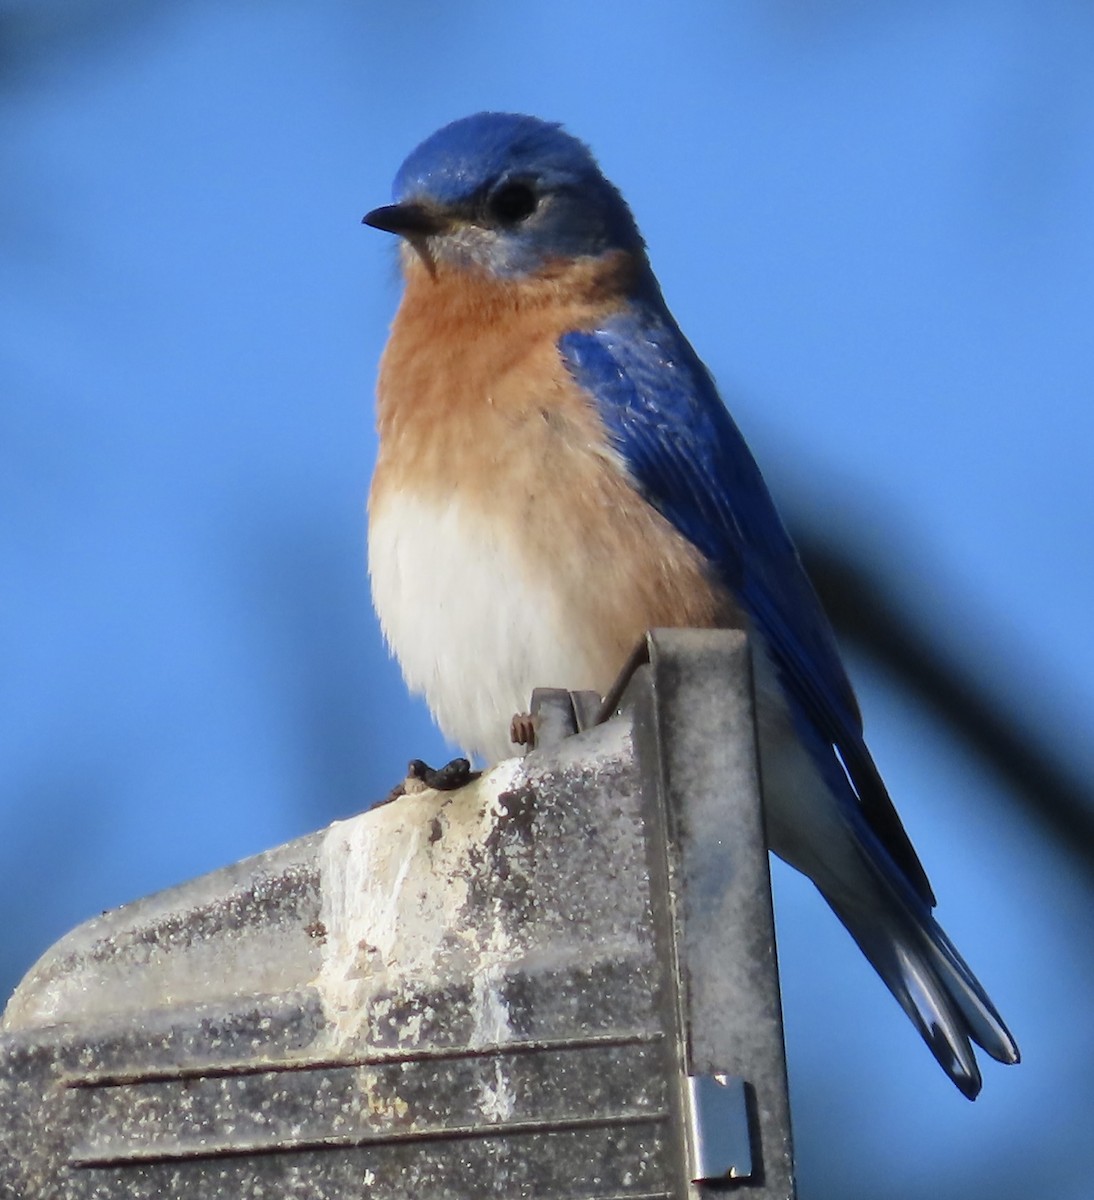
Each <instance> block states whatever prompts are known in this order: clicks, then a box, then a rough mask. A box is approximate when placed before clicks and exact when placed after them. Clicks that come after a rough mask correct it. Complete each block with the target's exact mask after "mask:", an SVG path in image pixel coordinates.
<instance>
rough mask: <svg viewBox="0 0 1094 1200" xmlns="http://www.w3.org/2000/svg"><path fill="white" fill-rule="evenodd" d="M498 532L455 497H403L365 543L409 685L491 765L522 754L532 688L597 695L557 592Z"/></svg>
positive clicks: (379, 604) (385, 508)
mask: <svg viewBox="0 0 1094 1200" xmlns="http://www.w3.org/2000/svg"><path fill="white" fill-rule="evenodd" d="M499 503H504V499H503V498H502V499H499ZM498 524H499V523H498V522H491V521H486V520H484V519H483V518H482V516H481V515H480V514H479V513H478V512H476V511H474V510H470V509H468V508H467V507H462V506H460V505H459V503H458V502H457V501H456V500H455V499H454V498H451V497H449V498H445V499H444V500H440V499H436V500H434V499H429V500H425V499H422V498H418V497H413V496H407V495H405V494H404V495H400V496H399V497H398V498H397V499H395V498H392V499H390V500H389V501H388V502H386V503H384V504H382V505H379V506H377V507H376V508H375V509H374V511H373V512H372V514H371V518H370V522H369V539H368V553H369V575H370V577H371V581H372V597H373V603H374V604H375V605H376V611H377V613H378V615H379V617H380V625H381V627H382V628H383V631H384V637H385V638H386V639H387V642H388V645H389V646H390V647H391V649H392V651H393V652H394V654H395V656H396V657H397V658H398V660H399V665H400V666H401V667H402V671H403V676H404V678H405V679H406V682H407V686H408V687H409V688H410V689H411V691H414V692H418V693H421V694H423V695H424V696H425V698H426V701H427V703H428V704H429V707H430V710H431V711H432V713H433V716H434V719H435V720H436V722H437V724H438V725H439V726H440V727H441V730H442V731H443V733H444V734H445V736H446V737H447V738H449V739H450V740H451V741H452V742H454V743H455V744H456V745H458V746H460V747H461V748H463V749H464V750H465V751H467V752H469V753H471V754H475V755H480V756H482V757H484V758H486V759H487V760H488V761H494V760H496V759H499V758H505V757H508V756H510V755H512V754H514V753H516V749H515V748H514V747H513V745H512V744H511V743H510V741H509V722H510V719H511V718H512V716H513V714H514V713H517V712H525V711H527V709H528V703H529V700H530V698H531V691H532V688H534V687H566V688H570V689H578V688H591V687H594V686H595V667H594V664H592V663H590V662H588V661H586V659H587V655H586V653H585V652H584V651H583V649H582V647H581V643H580V641H579V639H578V638H577V637H576V636H574V634H573V630H572V623H571V622H569V621H566V620H565V619H563V618H562V615H561V613H560V611H559V610H560V606H559V604H558V602H557V600H556V597H555V595H554V592H553V590H552V589H551V588H550V584H549V581H548V580H546V579H544V580H537V579H535V578H534V577H533V575H532V573H531V571H530V570H529V569H528V566H527V564H526V563H525V561H524V558H523V555H522V553H521V550H520V546H519V544H518V543H516V542H515V541H512V540H509V539H507V538H506V537H505V536H504V534H503V532H502V531H501V530H500V529H498V528H497V526H498Z"/></svg>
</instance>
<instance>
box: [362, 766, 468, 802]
mask: <svg viewBox="0 0 1094 1200" xmlns="http://www.w3.org/2000/svg"><path fill="white" fill-rule="evenodd" d="M481 774H482V772H481V771H472V770H471V764H470V763H469V762H468V761H467V759H466V758H454V759H452V761H451V762H447V763H445V764H444V766H443V767H431V766H430V765H429V764H428V763H426V762H422V760H421V759H420V758H412V759H411V760H410V762H409V763H407V767H406V778H405V779H404V780H403V782H402V783H399V784H396V786H395V787H393V788H392V789H391V791H390V792H389V793H388V794H387V796H385V797H384V799H383V800H381V801H380V803H381V804H390V803H391V802H392V800H398V799H399V797H400V796H412V795H414V794H415V793H416V792H425V791H428V790H429V789H433V790H434V791H437V792H454V791H456V790H457V788H462V787H464V786H465V785H466V784H468V783H471V782H472V781H473V780H476V779H478V777H479V776H480V775H481Z"/></svg>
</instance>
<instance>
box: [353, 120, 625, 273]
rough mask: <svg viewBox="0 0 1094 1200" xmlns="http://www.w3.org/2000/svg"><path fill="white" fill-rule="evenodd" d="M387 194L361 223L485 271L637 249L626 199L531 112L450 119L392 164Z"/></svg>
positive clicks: (581, 148) (578, 147)
mask: <svg viewBox="0 0 1094 1200" xmlns="http://www.w3.org/2000/svg"><path fill="white" fill-rule="evenodd" d="M393 198H394V201H395V203H394V204H389V205H385V206H384V207H383V208H377V209H374V210H373V211H372V212H370V213H369V214H368V216H366V217H365V222H366V224H368V225H372V226H374V227H376V228H377V229H385V230H388V231H389V232H391V233H398V234H401V235H402V236H403V237H405V238H407V240H408V241H409V242H410V243H411V244H412V245H413V246H414V247H415V248H416V249H417V250H419V252H421V253H422V254H423V255H424V256H425V257H426V258H427V259H428V260H434V261H438V262H446V263H451V264H452V265H454V266H462V267H478V268H480V269H484V270H486V271H488V272H490V273H491V274H494V275H502V276H521V275H529V274H534V273H535V272H536V271H538V270H540V269H541V268H542V267H544V266H546V265H547V264H548V263H550V262H551V261H552V260H558V259H570V258H581V257H597V256H599V255H602V254H606V253H608V252H610V251H613V250H623V251H628V252H639V253H640V252H641V251H642V249H643V245H642V238H641V235H640V234H639V232H638V229H637V227H636V225H635V223H634V218H633V217H632V216H631V212H630V209H629V208H628V207H627V205H626V202H625V201H624V200H623V197H622V196H621V195H620V194H619V192H618V191H617V190H616V188H614V187H613V186H612V185H611V184H610V183H609V182H608V181H607V180H606V179H605V178H604V176H603V175H602V174H601V173H600V168H599V167H598V166H597V165H596V159H595V158H593V156H592V153H591V152H590V151H589V148H588V147H587V146H586V145H585V144H584V143H583V142H579V141H578V140H577V138H574V137H571V136H570V135H569V134H568V133H565V132H564V131H563V130H562V128H561V127H560V126H559V125H553V124H550V123H549V122H547V121H541V120H539V119H538V118H537V117H525V116H518V115H516V114H514V113H477V114H476V115H475V116H473V117H464V118H463V119H462V120H459V121H453V122H452V124H451V125H446V126H445V127H444V128H443V129H440V130H438V131H437V132H436V133H435V134H433V135H432V136H431V137H428V138H426V140H425V141H424V142H422V144H421V145H420V146H419V147H418V148H417V149H416V150H414V151H413V152H412V153H411V155H410V157H409V158H408V159H407V160H406V162H404V163H403V165H402V166H401V167H400V168H399V173H398V174H397V175H396V176H395V185H394V188H393Z"/></svg>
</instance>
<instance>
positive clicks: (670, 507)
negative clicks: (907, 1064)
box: [559, 296, 934, 905]
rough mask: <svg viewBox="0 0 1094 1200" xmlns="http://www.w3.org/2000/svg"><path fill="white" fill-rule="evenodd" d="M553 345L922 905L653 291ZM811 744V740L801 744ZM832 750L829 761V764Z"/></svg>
mask: <svg viewBox="0 0 1094 1200" xmlns="http://www.w3.org/2000/svg"><path fill="white" fill-rule="evenodd" d="M559 350H560V352H561V354H562V356H563V358H564V360H565V362H566V364H567V366H568V367H569V370H570V372H571V374H572V375H573V376H574V379H575V380H576V381H577V383H578V384H579V386H581V387H582V388H584V389H585V390H586V391H587V392H588V393H589V394H590V395H591V396H593V397H594V399H595V401H596V404H597V407H598V409H599V412H600V415H601V418H602V419H603V421H604V423H605V426H606V428H607V430H608V432H609V436H610V437H611V438H612V439H613V441H614V444H615V446H616V448H617V449H618V451H619V452H620V454H622V456H623V458H624V459H625V461H626V463H627V466H628V468H629V470H630V472H631V476H632V478H633V480H634V482H635V484H636V486H637V487H638V488H639V490H640V491H641V492H642V494H643V495H644V497H645V498H646V499H647V500H648V501H649V502H650V503H651V504H652V505H653V506H654V507H655V508H656V509H657V510H658V511H659V512H660V513H661V514H662V515H663V516H664V517H665V518H666V519H667V520H669V521H671V522H672V524H673V525H674V526H675V527H676V528H677V529H679V530H680V532H681V533H683V534H684V536H685V537H687V538H688V539H689V540H690V541H691V542H692V543H693V544H694V545H695V546H697V547H698V549H699V550H700V551H702V553H703V554H704V555H705V556H706V558H707V559H708V560H709V561H710V563H711V564H712V566H713V568H714V569H715V571H716V572H717V574H718V577H719V578H720V579H721V580H722V581H723V582H724V583H725V584H726V586H727V587H728V588H729V589H730V590H731V591H732V592H733V593H734V595H735V596H736V597H737V599H738V600H739V601H740V602H741V603H742V605H743V606H744V608H745V609H746V611H747V612H748V613H749V615H750V617H751V618H752V620H753V622H754V623H755V626H756V628H757V630H758V632H759V633H760V634H761V635H762V636H763V638H764V640H765V642H766V644H767V647H768V650H769V653H770V655H771V657H772V660H773V663H774V665H775V669H776V671H777V672H778V673H779V676H780V678H781V680H782V682H783V684H784V687H785V689H786V691H787V694H788V696H789V697H790V698H791V699H792V701H793V708H794V709H796V710H797V712H796V713H795V716H797V717H800V718H803V719H804V720H806V721H807V722H808V723H809V725H810V726H811V732H813V733H816V734H819V735H820V740H821V743H822V744H823V749H822V753H826V754H827V755H829V756H830V759H829V761H828V762H827V763H825V764H824V767H825V771H824V773H825V775H826V777H831V776H832V773H833V771H836V772H839V774H840V776H841V777H845V778H847V779H848V780H849V782H850V784H851V786H852V787H853V790H854V794H855V796H856V797H857V799H858V802H859V804H860V805H861V809H862V813H863V815H864V816H865V817H866V819H867V821H868V823H869V825H870V827H871V828H872V829H873V831H874V833H875V834H876V836H877V837H878V838H879V839H880V841H881V842H882V844H883V845H884V846H885V848H886V850H887V851H888V853H889V854H890V856H891V857H892V858H893V860H894V862H895V863H896V864H897V865H898V866H899V867H900V868H901V869H902V871H903V872H904V874H905V875H906V877H907V879H908V882H909V883H910V884H911V885H912V887H913V888H914V890H915V892H916V893H917V895H918V896H919V897H920V899H921V900H922V901H923V902H924V903H925V904H928V905H933V904H934V896H933V894H932V892H931V888H930V884H929V882H928V880H927V876H926V873H925V872H924V870H923V867H922V865H921V864H920V862H919V859H918V857H917V855H916V853H915V850H914V849H913V847H912V844H911V842H910V841H909V839H908V836H907V834H906V833H905V832H904V827H903V825H902V824H901V822H900V818H899V816H898V815H897V813H896V810H895V809H894V808H893V805H892V801H891V800H890V799H889V795H888V792H887V791H886V789H885V785H884V784H883V783H882V781H881V778H880V776H879V774H878V771H877V768H876V767H875V766H874V762H873V759H872V758H871V757H870V752H869V750H867V748H866V745H865V742H864V741H863V737H862V718H861V716H860V714H859V709H858V704H857V703H856V701H855V696H854V692H853V691H852V689H851V685H850V682H849V681H848V679H847V675H846V672H845V671H844V669H843V664H842V662H841V661H840V657H839V653H838V651H837V649H836V644H835V639H834V637H833V634H832V630H831V627H830V625H829V623H828V620H827V618H826V617H825V615H824V611H823V609H822V608H821V606H820V602H819V600H818V599H817V596H816V593H815V592H814V590H813V587H812V584H811V583H810V582H809V579H808V577H807V576H806V574H805V571H804V569H803V568H802V565H801V561H800V559H799V558H798V553H797V550H796V549H795V548H794V545H793V543H792V542H791V540H790V537H789V535H788V534H787V532H786V529H785V527H784V526H783V523H782V520H781V519H780V517H779V514H778V512H777V511H776V509H775V506H774V503H773V502H772V499H771V496H770V494H769V493H768V490H767V486H766V484H765V483H764V481H763V477H762V476H761V475H760V471H759V468H758V467H757V466H756V463H755V460H754V459H753V457H752V455H751V453H750V452H749V449H748V447H747V445H746V444H745V441H744V438H743V437H742V436H741V434H740V431H739V430H738V429H737V426H736V425H735V424H734V423H733V419H732V418H731V417H730V415H729V412H728V411H727V410H726V407H725V405H724V404H723V403H722V401H721V399H720V397H719V396H718V393H717V390H716V389H715V387H714V383H713V381H712V379H711V378H710V375H709V374H708V372H707V370H706V368H705V367H704V366H703V364H702V363H701V362H700V360H699V358H698V356H697V355H696V353H695V351H694V350H693V349H692V348H691V346H690V345H689V344H688V342H687V340H686V339H685V338H684V336H683V334H682V333H681V332H680V330H679V329H678V328H677V326H676V324H675V323H674V322H673V320H672V318H671V317H670V316H669V315H668V312H667V310H666V309H665V308H664V306H663V302H662V301H661V300H660V297H659V296H653V297H650V298H648V299H647V300H646V301H645V302H643V303H638V304H633V305H631V306H629V307H628V308H626V309H624V310H622V311H620V312H619V313H617V314H615V315H614V316H613V317H611V318H610V319H608V320H607V321H605V322H604V323H603V324H602V325H601V326H600V327H599V328H597V329H594V330H588V331H573V332H570V333H567V334H564V335H563V337H562V338H561V339H560V341H559ZM808 740H809V741H810V742H814V743H815V742H816V738H815V737H810V738H809V739H808ZM836 753H838V756H839V762H836V761H835V755H836Z"/></svg>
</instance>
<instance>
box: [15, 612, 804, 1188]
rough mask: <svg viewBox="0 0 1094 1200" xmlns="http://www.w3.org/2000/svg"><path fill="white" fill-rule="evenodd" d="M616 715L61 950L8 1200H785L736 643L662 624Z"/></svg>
mask: <svg viewBox="0 0 1094 1200" xmlns="http://www.w3.org/2000/svg"><path fill="white" fill-rule="evenodd" d="M597 700H598V698H595V697H591V696H590V695H588V694H580V693H579V694H576V695H571V694H569V693H561V694H559V693H554V692H547V693H543V694H541V695H539V696H538V697H537V703H536V709H537V716H538V724H537V742H538V748H537V750H536V751H535V752H533V753H532V754H529V755H528V756H527V757H526V758H524V759H514V760H511V761H509V762H506V763H502V764H499V765H498V766H497V767H495V768H493V769H492V770H491V771H488V772H486V773H484V775H483V776H482V778H481V779H480V780H478V781H477V782H476V783H474V784H472V785H469V786H468V787H466V788H464V789H462V790H460V791H459V792H454V793H445V794H440V793H433V792H424V793H420V794H417V795H413V796H406V797H404V798H402V799H400V800H399V801H397V802H396V803H393V804H389V805H385V806H383V807H382V808H378V809H374V810H371V811H369V812H366V813H363V814H361V815H360V816H358V817H354V818H352V819H351V820H348V821H343V822H339V823H336V824H335V825H332V826H331V827H330V828H329V829H327V830H323V831H321V832H319V833H316V834H313V835H311V836H309V837H306V838H302V839H299V840H298V841H296V842H292V843H289V844H288V845H286V846H283V847H280V848H278V849H276V850H273V851H270V852H269V853H267V854H264V855H259V856H258V857H257V858H254V859H250V860H247V861H246V862H242V863H239V864H236V865H235V866H233V867H228V868H225V869H224V870H222V871H217V872H214V873H213V874H211V875H208V876H205V877H204V878H202V879H198V880H194V881H192V882H191V883H187V884H184V885H182V886H181V887H178V888H174V889H171V890H170V891H168V892H164V893H161V894H160V895H157V896H151V897H148V898H147V899H145V900H142V901H139V902H137V903H135V904H132V905H127V906H125V907H124V908H121V909H118V910H115V911H114V912H111V913H107V914H105V915H103V916H102V917H99V918H96V919H95V920H93V921H89V922H88V923H87V924H85V925H83V926H80V927H79V928H78V929H76V930H74V931H73V932H72V933H71V934H69V935H68V936H67V937H66V938H64V939H62V941H61V942H59V943H58V944H57V945H56V946H55V947H53V949H52V950H50V951H49V952H48V953H47V954H46V955H45V956H44V957H43V958H42V959H41V961H40V962H39V963H38V964H37V965H36V966H35V968H34V969H33V970H32V971H31V972H30V974H29V975H28V976H27V977H26V979H25V980H24V981H23V982H22V984H21V985H20V986H19V988H18V989H17V991H16V993H15V995H14V996H13V997H12V999H11V1001H10V1002H9V1004H8V1007H7V1010H6V1012H5V1014H4V1018H3V1023H2V1025H0V1196H4V1197H7V1196H12V1197H15V1198H18V1200H47V1198H48V1200H91V1198H99V1197H115V1196H126V1197H133V1198H137V1200H140V1198H141V1197H148V1198H151V1197H156V1198H161V1197H163V1198H167V1200H172V1198H176V1197H177V1198H179V1200H181V1198H182V1197H185V1198H186V1200H195V1198H197V1200H203V1198H206V1197H208V1198H218V1197H225V1198H227V1197H231V1198H232V1200H237V1198H238V1197H243V1196H257V1195H263V1196H266V1197H307V1198H308V1200H327V1198H329V1200H334V1198H335V1197H337V1198H338V1200H353V1198H354V1197H362V1198H363V1197H366V1196H367V1197H369V1198H370V1200H403V1198H407V1200H409V1198H410V1197H414V1200H441V1198H454V1197H472V1196H474V1197H481V1196H506V1197H525V1196H527V1197H543V1198H544V1200H552V1198H558V1200H561V1198H563V1197H566V1198H573V1200H579V1198H580V1200H593V1198H598V1200H623V1198H624V1197H630V1198H632V1200H654V1198H663V1200H669V1198H673V1200H683V1198H684V1197H700V1196H706V1195H708V1194H709V1195H714V1194H715V1192H721V1191H723V1190H724V1189H730V1190H733V1191H736V1190H740V1191H741V1192H742V1193H747V1194H748V1195H749V1196H751V1197H756V1198H758V1200H775V1198H776V1197H777V1198H779V1200H786V1198H788V1197H792V1195H793V1179H792V1163H791V1155H790V1132H789V1114H788V1109H787V1100H786V1079H785V1068H784V1064H783V1051H782V1031H781V1022H780V1014H779V1002H778V989H777V978H776V970H775V957H774V941H773V931H772V924H771V908H770V892H769V885H768V878H767V857H766V852H765V850H764V848H763V836H762V821H761V813H760V805H759V793H758V787H757V774H756V763H755V749H754V734H753V728H752V701H751V683H750V670H749V658H748V649H747V645H746V643H745V640H744V638H743V637H742V636H741V635H739V634H734V633H726V632H720V633H719V632H711V633H704V632H694V631H661V632H656V633H654V634H651V635H650V637H649V639H648V641H647V644H646V645H645V647H644V648H643V650H642V652H641V654H640V655H639V656H638V658H636V660H635V662H634V663H633V664H632V668H631V669H630V672H629V674H628V677H627V679H626V680H625V683H624V686H623V687H622V688H621V689H620V690H619V691H618V693H613V695H612V696H611V697H609V699H608V701H607V702H606V704H605V706H604V711H602V712H600V713H599V717H600V718H601V723H599V724H595V725H594V724H592V722H593V720H594V717H593V713H594V710H595V709H596V707H597ZM574 729H583V730H584V731H583V732H580V733H578V734H577V735H576V736H567V735H568V734H570V733H571V731H572V730H574Z"/></svg>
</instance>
